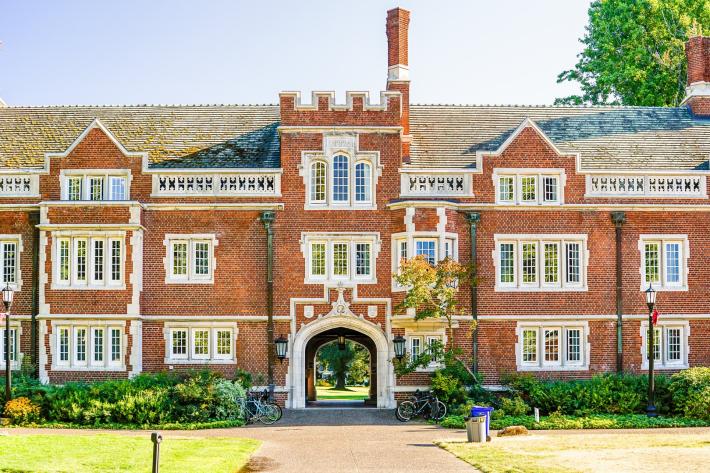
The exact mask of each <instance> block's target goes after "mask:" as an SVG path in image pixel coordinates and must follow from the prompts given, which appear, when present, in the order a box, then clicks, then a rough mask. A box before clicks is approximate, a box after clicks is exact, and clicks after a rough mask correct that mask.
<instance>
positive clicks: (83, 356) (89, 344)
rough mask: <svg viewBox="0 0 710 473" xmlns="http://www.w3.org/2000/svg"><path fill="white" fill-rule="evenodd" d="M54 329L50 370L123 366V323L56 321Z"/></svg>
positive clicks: (117, 367)
mask: <svg viewBox="0 0 710 473" xmlns="http://www.w3.org/2000/svg"><path fill="white" fill-rule="evenodd" d="M53 332H54V344H53V350H52V356H53V363H52V364H53V368H52V369H79V370H82V369H84V370H86V369H89V370H92V369H96V370H105V369H124V360H123V353H124V347H123V327H122V326H113V325H112V323H111V322H108V321H106V322H102V321H88V322H81V321H75V322H67V321H64V322H62V321H58V322H57V325H56V326H55V327H54V329H53Z"/></svg>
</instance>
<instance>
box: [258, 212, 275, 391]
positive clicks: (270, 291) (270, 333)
mask: <svg viewBox="0 0 710 473" xmlns="http://www.w3.org/2000/svg"><path fill="white" fill-rule="evenodd" d="M275 219H276V214H275V213H274V212H272V211H265V212H261V223H263V224H264V228H265V229H266V317H267V322H266V353H267V355H266V356H267V363H268V375H267V376H268V383H269V399H271V400H273V399H274V228H273V223H274V220H275Z"/></svg>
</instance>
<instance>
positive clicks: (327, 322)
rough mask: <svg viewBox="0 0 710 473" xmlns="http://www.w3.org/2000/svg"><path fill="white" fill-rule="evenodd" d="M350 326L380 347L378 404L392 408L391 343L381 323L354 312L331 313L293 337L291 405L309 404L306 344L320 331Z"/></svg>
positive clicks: (393, 405)
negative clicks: (351, 314)
mask: <svg viewBox="0 0 710 473" xmlns="http://www.w3.org/2000/svg"><path fill="white" fill-rule="evenodd" d="M336 328H348V329H351V330H354V331H356V332H360V333H362V334H363V335H366V336H368V337H370V338H371V339H372V341H373V342H374V343H375V347H376V348H377V354H376V357H377V362H376V366H377V407H378V408H380V409H392V408H394V407H395V400H394V389H393V387H394V370H393V367H392V363H391V362H390V360H391V353H390V344H389V342H388V340H387V337H386V336H385V334H384V332H383V331H382V329H380V327H379V326H377V325H375V324H373V323H372V322H368V321H366V320H363V319H361V318H359V317H354V316H348V315H346V316H328V317H323V318H321V319H319V320H316V321H313V322H311V323H309V324H307V325H304V326H303V327H301V329H300V330H299V331H298V332H297V333H296V335H295V336H294V338H293V348H292V350H291V356H292V358H291V360H290V363H289V368H290V370H289V371H290V373H289V379H290V385H291V386H290V388H291V389H290V396H289V400H288V407H290V408H295V409H300V408H304V407H306V383H305V377H306V361H307V360H306V346H307V345H308V342H309V341H310V340H311V338H313V337H314V336H316V335H318V334H319V333H322V332H325V331H328V330H331V329H336Z"/></svg>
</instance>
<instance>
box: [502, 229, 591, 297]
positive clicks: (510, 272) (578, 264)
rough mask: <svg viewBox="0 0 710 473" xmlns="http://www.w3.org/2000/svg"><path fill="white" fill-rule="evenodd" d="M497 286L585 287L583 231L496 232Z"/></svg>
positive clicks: (508, 287) (553, 288) (510, 288)
mask: <svg viewBox="0 0 710 473" xmlns="http://www.w3.org/2000/svg"><path fill="white" fill-rule="evenodd" d="M495 240H496V273H497V275H496V288H497V289H499V290H585V286H586V277H585V276H586V275H585V272H586V265H585V261H584V257H585V255H586V253H585V246H586V236H584V235H496V236H495Z"/></svg>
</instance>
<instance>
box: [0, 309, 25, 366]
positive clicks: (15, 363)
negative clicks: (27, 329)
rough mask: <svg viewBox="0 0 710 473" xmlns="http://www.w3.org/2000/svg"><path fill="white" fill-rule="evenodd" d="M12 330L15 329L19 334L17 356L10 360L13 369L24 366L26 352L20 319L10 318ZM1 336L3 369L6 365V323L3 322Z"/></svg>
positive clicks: (0, 347)
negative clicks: (23, 348) (23, 349)
mask: <svg viewBox="0 0 710 473" xmlns="http://www.w3.org/2000/svg"><path fill="white" fill-rule="evenodd" d="M10 330H11V331H12V330H15V333H16V334H17V335H16V337H17V341H16V344H15V345H16V346H15V350H16V355H17V356H16V357H15V359H14V360H11V361H10V367H11V369H13V370H19V369H20V367H21V366H22V359H23V358H24V356H25V354H24V352H23V351H22V343H21V340H22V324H21V323H20V321H19V320H18V321H15V320H12V319H11V320H10ZM0 337H1V338H2V339H1V340H0V349H2V355H0V361H2V366H3V369H4V367H5V323H4V322H3V323H2V326H1V327H0Z"/></svg>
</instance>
